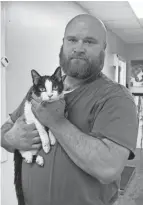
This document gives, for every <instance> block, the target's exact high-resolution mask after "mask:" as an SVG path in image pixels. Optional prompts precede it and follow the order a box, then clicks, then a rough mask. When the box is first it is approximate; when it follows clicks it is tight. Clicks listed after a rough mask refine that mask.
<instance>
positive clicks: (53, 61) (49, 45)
mask: <svg viewBox="0 0 143 205" xmlns="http://www.w3.org/2000/svg"><path fill="white" fill-rule="evenodd" d="M6 5H7V6H6V17H7V19H6V55H7V57H8V59H9V61H10V64H9V66H8V68H7V69H6V102H7V105H6V111H7V115H8V113H10V112H12V111H13V110H14V109H15V108H16V107H17V106H18V104H19V103H20V102H21V100H22V98H23V97H24V95H25V93H26V92H27V90H28V89H29V86H30V85H31V82H32V81H31V76H30V70H31V69H33V68H34V69H36V70H37V71H39V72H40V73H41V74H45V73H51V72H53V71H54V69H55V67H56V66H57V65H58V53H59V49H60V46H61V44H62V38H63V33H64V29H65V26H66V24H67V22H68V21H69V20H70V19H71V18H73V17H74V16H75V15H78V14H80V13H84V11H83V10H82V9H81V8H80V7H78V6H77V5H76V4H74V3H72V2H8V3H6ZM2 179H3V182H4V183H3V184H2V205H11V204H12V205H16V204H17V202H16V197H15V190H14V186H13V155H12V154H10V153H9V154H8V161H7V162H5V163H3V164H2Z"/></svg>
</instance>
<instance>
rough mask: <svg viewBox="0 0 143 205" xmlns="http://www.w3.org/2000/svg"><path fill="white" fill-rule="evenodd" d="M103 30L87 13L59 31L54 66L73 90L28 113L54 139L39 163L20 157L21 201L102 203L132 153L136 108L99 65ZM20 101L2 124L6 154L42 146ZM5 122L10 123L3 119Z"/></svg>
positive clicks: (114, 190)
mask: <svg viewBox="0 0 143 205" xmlns="http://www.w3.org/2000/svg"><path fill="white" fill-rule="evenodd" d="M105 48H106V29H105V27H104V25H103V24H102V22H101V21H99V20H98V19H96V18H95V17H92V16H90V15H85V14H82V15H79V16H76V17H75V18H73V19H72V20H71V21H70V22H69V24H68V25H67V27H66V29H65V34H64V39H63V46H62V48H61V51H60V65H61V67H62V68H63V71H64V73H65V74H66V79H65V84H66V86H70V87H72V88H73V89H74V88H75V90H74V91H73V92H71V93H69V94H66V96H65V101H66V107H67V109H68V117H67V118H65V116H64V110H65V101H64V100H63V101H57V102H53V103H50V104H46V103H45V104H44V105H43V104H40V103H37V102H36V101H35V100H33V102H32V103H33V112H34V114H35V115H36V116H37V118H38V119H39V121H40V122H41V123H42V124H43V125H45V126H47V127H49V128H50V130H51V131H52V133H53V134H54V136H55V137H56V139H57V143H56V145H55V146H53V147H52V148H51V151H50V153H49V154H48V155H45V154H44V152H43V150H40V151H39V152H40V155H43V156H44V159H45V166H44V168H39V167H38V166H37V165H36V164H33V165H32V166H31V165H29V164H26V163H25V162H23V165H22V183H23V191H24V197H25V201H26V203H27V204H28V205H40V204H41V205H103V204H106V205H109V204H113V202H114V201H115V200H116V199H117V196H118V188H119V186H118V185H119V180H120V176H121V173H122V171H123V169H124V166H125V165H126V162H127V160H128V159H133V158H134V149H135V147H136V139H137V129H138V121H137V113H136V106H135V104H134V101H133V99H132V97H131V95H130V93H129V92H128V91H127V89H126V88H124V87H123V86H121V85H119V84H117V83H114V82H112V81H111V80H109V79H108V78H107V77H106V76H105V75H103V74H102V72H101V70H102V68H103V65H104V55H105ZM23 104H24V101H23V103H22V104H21V105H20V106H19V108H17V109H16V111H15V112H13V113H12V114H11V120H12V121H13V123H14V125H13V123H10V122H6V123H5V124H4V125H3V127H2V133H3V134H2V146H3V147H4V148H5V149H7V150H8V151H11V152H13V150H14V149H21V150H30V149H39V148H40V147H41V144H40V140H39V136H38V133H37V131H36V130H35V126H34V125H26V124H25V122H24V119H23V117H20V116H21V115H22V113H23ZM8 123H10V124H8Z"/></svg>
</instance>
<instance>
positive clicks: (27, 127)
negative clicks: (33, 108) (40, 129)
mask: <svg viewBox="0 0 143 205" xmlns="http://www.w3.org/2000/svg"><path fill="white" fill-rule="evenodd" d="M24 127H25V128H26V130H29V131H33V132H35V134H36V131H37V128H36V126H35V124H34V123H32V124H25V125H24Z"/></svg>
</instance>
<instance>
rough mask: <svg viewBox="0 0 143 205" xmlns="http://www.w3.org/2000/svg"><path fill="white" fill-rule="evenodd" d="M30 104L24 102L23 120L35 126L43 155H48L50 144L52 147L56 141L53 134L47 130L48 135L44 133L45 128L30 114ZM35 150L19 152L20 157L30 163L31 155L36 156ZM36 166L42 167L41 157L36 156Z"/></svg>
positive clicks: (42, 160)
mask: <svg viewBox="0 0 143 205" xmlns="http://www.w3.org/2000/svg"><path fill="white" fill-rule="evenodd" d="M31 107H32V104H31V102H28V101H26V102H25V107H24V115H25V120H26V123H27V124H32V123H34V124H35V126H36V129H37V131H38V133H39V136H40V139H41V142H42V148H43V150H44V151H45V153H48V152H49V150H50V144H51V145H54V144H55V142H56V140H55V137H54V136H53V134H52V133H51V132H50V130H49V134H48V133H47V132H46V130H45V128H44V126H43V125H41V123H40V122H39V121H38V120H37V118H36V117H35V116H34V114H33V112H32V109H31ZM37 152H38V151H37V150H31V151H20V153H21V155H22V157H23V158H24V159H25V161H26V162H27V163H32V160H33V155H37ZM36 162H37V164H39V165H41V166H43V164H44V159H43V157H42V156H39V155H37V158H36Z"/></svg>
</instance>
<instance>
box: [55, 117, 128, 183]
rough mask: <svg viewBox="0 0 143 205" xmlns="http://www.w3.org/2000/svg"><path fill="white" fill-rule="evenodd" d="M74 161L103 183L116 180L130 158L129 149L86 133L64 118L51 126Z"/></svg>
mask: <svg viewBox="0 0 143 205" xmlns="http://www.w3.org/2000/svg"><path fill="white" fill-rule="evenodd" d="M51 129H52V130H51V131H52V132H53V134H54V136H55V137H56V138H57V140H58V141H59V143H60V144H61V146H62V147H63V148H64V149H65V151H66V153H67V154H68V155H69V157H70V158H71V159H72V160H73V162H74V163H75V164H76V165H77V166H79V167H80V168H81V169H83V170H84V171H85V172H87V173H88V174H90V175H92V176H93V177H96V178H97V179H99V180H100V181H101V182H102V183H110V182H111V181H113V180H116V179H117V178H118V177H119V176H120V174H121V172H122V170H123V168H124V165H125V163H126V161H127V159H128V156H129V150H128V149H126V148H124V147H122V146H120V145H118V144H116V143H114V142H112V141H110V140H108V139H103V142H102V140H100V139H98V138H94V137H92V136H89V135H86V134H84V133H83V132H81V131H80V130H79V129H78V128H76V127H75V126H74V125H73V124H71V123H70V122H69V121H68V120H63V121H62V122H60V124H57V125H56V126H54V127H52V128H51Z"/></svg>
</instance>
